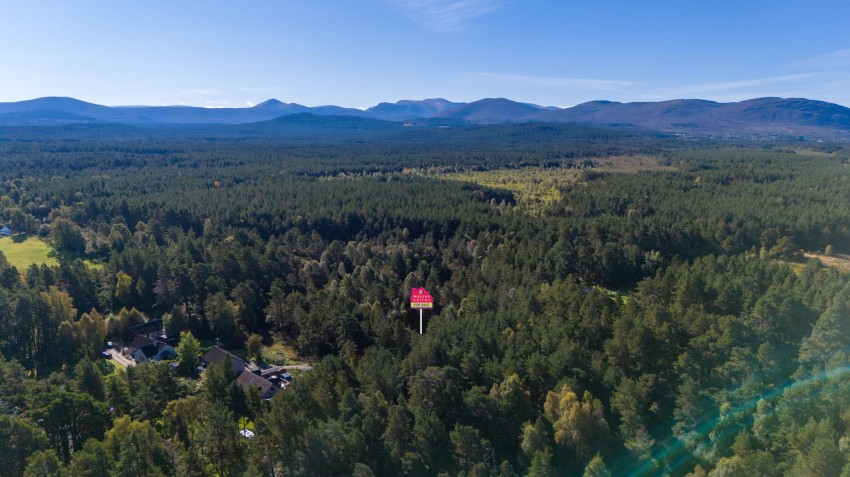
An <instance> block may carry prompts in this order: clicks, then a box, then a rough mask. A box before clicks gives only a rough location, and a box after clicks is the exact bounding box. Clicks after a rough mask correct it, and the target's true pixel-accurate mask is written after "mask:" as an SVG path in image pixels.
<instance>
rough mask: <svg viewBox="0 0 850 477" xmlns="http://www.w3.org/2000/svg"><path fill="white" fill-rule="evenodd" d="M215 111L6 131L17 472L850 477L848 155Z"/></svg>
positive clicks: (1, 423)
mask: <svg viewBox="0 0 850 477" xmlns="http://www.w3.org/2000/svg"><path fill="white" fill-rule="evenodd" d="M81 131H95V133H93V134H85V135H84V134H80V132H81ZM210 131H212V130H208V131H207V134H200V133H199V131H197V130H195V131H194V132H192V133H187V132H185V131H183V132H181V131H179V130H166V131H163V130H148V131H147V132H144V131H142V130H138V129H133V130H129V132H128V131H125V130H123V129H121V130H115V129H110V128H104V129H97V128H94V129H88V128H85V127H79V128H65V129H62V128H56V129H53V130H49V131H45V130H39V129H26V128H19V129H12V128H10V129H5V130H2V131H0V189H1V190H0V219H2V221H3V222H4V223H5V224H7V225H8V226H9V227H10V228H11V229H12V230H13V231H14V232H15V233H19V234H22V235H21V237H24V236H41V237H43V239H44V240H47V241H49V242H50V243H51V244H52V246H53V247H54V248H55V249H56V258H57V259H58V261H59V265H58V266H54V267H48V266H45V265H42V266H36V265H33V266H31V267H29V268H27V269H17V268H15V267H13V266H11V265H9V264H8V262H7V261H6V260H5V259H0V353H2V356H0V413H2V415H0V455H2V462H3V465H2V466H0V476H6V475H8V476H18V475H28V476H44V475H84V476H104V475H114V476H119V475H122V476H126V475H139V476H141V475H166V476H171V475H175V476H176V475H179V476H203V475H221V476H231V475H246V476H272V475H274V476H289V475H292V476H298V475H305V476H306V475H309V476H337V475H356V476H368V475H417V476H418V475H422V476H425V475H467V476H486V475H494V476H495V475H499V476H511V475H532V476H550V475H551V476H554V475H576V476H602V475H677V476H683V475H687V474H690V475H695V476H697V475H713V476H721V475H723V476H726V475H768V476H769V475H850V405H848V404H847V403H850V384H848V383H850V381H848V379H847V377H848V372H850V367H848V360H850V351H849V350H848V345H850V275H847V274H846V273H842V272H839V271H838V270H837V269H834V268H828V267H825V266H824V265H822V264H821V263H820V262H819V261H817V260H809V261H806V260H805V259H804V257H803V255H802V253H803V252H810V253H815V254H820V255H823V256H827V255H829V256H832V257H833V258H836V259H841V258H842V257H843V254H850V167H848V164H850V150H848V149H847V148H846V145H840V144H839V145H830V144H821V143H818V144H815V143H788V144H780V143H773V142H758V143H737V142H736V143H731V142H709V141H703V142H696V141H686V140H680V139H676V138H673V137H659V136H650V135H643V134H638V133H632V132H627V131H613V132H612V131H608V130H604V129H598V128H590V127H577V126H565V125H556V126H553V125H542V124H523V125H499V126H475V127H464V128H450V129H438V128H433V129H432V128H423V129H418V130H415V131H404V132H402V133H399V132H395V131H375V132H371V133H368V134H367V133H359V132H357V131H348V132H345V133H340V134H338V135H333V136H332V137H324V138H320V139H311V138H309V137H306V136H304V137H302V136H299V137H285V138H280V137H276V136H275V135H274V134H271V133H263V134H259V135H255V136H254V137H248V136H246V135H244V134H241V133H239V134H236V133H234V134H229V133H228V134H217V133H216V134H214V133H213V132H210ZM125 132H128V134H124V133H125ZM146 134H147V136H145V135H146ZM612 157H614V158H616V163H617V164H619V167H616V168H615V167H611V166H610V164H611V163H612V162H611V158H612ZM650 159H651V160H650ZM627 166H628V167H627ZM482 171H487V172H488V175H487V181H489V184H484V183H482V182H481V181H478V182H476V180H475V179H476V178H477V177H480V176H477V175H475V174H473V173H477V172H482ZM567 172H568V174H566V173H567ZM547 176H548V177H549V178H551V179H549V178H547ZM567 176H568V177H569V180H555V179H557V178H559V177H560V178H563V177H567ZM466 177H468V178H469V180H465V179H464V178H466ZM500 177H504V178H505V180H504V186H501V187H500V186H498V185H499V184H498V183H494V181H495V182H498V181H499V180H500V179H499V178H500ZM508 178H511V179H512V180H508ZM549 180H551V182H547V181H549ZM535 187H536V188H538V189H540V188H543V189H544V190H545V191H547V193H546V194H545V200H544V199H540V200H533V201H529V200H525V199H524V197H523V195H522V194H523V193H524V192H525V191H526V190H529V189H534V188H535ZM14 238H15V237H12V239H14ZM7 240H10V239H7ZM419 286H424V287H425V288H427V289H428V291H429V292H430V293H431V294H432V295H433V296H434V299H435V302H436V306H435V309H434V310H433V312H432V313H431V312H429V317H428V321H427V327H426V331H425V334H424V335H419V334H418V333H417V332H416V330H415V329H414V328H415V327H412V326H411V321H410V320H409V315H410V310H409V293H410V289H411V288H412V287H419ZM417 316H418V315H417ZM156 318H162V319H163V321H164V325H165V332H166V334H167V335H168V336H171V337H176V336H178V335H180V336H182V342H181V344H180V345H177V349H178V351H179V352H181V353H182V355H181V356H180V358H179V359H178V360H176V361H175V362H174V363H175V366H172V365H171V364H170V363H168V362H147V363H143V364H139V365H136V366H130V367H127V368H126V369H125V368H124V367H123V366H121V365H119V364H118V363H113V364H109V363H111V361H109V360H104V359H102V357H101V354H100V353H101V351H102V350H103V347H104V343H105V341H107V340H110V341H114V342H117V343H120V342H123V341H125V340H126V337H127V332H128V329H129V328H130V327H131V326H133V325H136V324H140V323H143V322H145V321H147V320H151V319H156ZM181 332H182V334H181ZM193 337H194V338H193ZM195 338H197V340H195ZM215 343H218V344H220V345H222V346H223V347H225V348H228V349H230V350H232V351H234V352H235V353H237V354H239V355H240V356H245V355H249V356H250V357H254V358H258V359H260V358H261V356H258V355H260V354H262V352H263V350H268V349H272V348H273V345H284V346H285V347H286V349H287V350H289V351H288V352H289V353H290V355H291V356H288V358H289V359H290V360H295V359H296V358H297V359H298V360H299V361H303V362H306V363H310V364H311V365H312V370H302V371H300V372H293V373H294V375H295V376H294V379H293V381H292V384H291V385H289V386H288V387H287V388H286V389H285V390H282V391H281V392H278V393H277V395H276V396H275V397H274V398H273V399H271V400H270V401H263V400H261V399H260V396H259V395H258V394H257V393H255V392H253V390H248V391H246V390H244V389H243V388H242V387H241V386H239V385H238V384H237V383H236V382H235V381H234V379H235V376H234V375H233V372H232V369H231V368H230V367H229V366H217V365H211V366H209V367H207V369H206V370H205V371H204V372H203V373H198V372H197V370H196V366H195V364H197V358H198V356H199V354H200V353H199V351H198V347H199V346H200V347H201V348H202V349H201V351H203V350H205V348H207V347H209V346H211V345H213V344H215ZM258 343H262V346H261V345H259V344H258ZM245 427H250V428H251V429H253V431H254V433H255V434H254V437H253V438H246V437H243V435H241V434H240V433H239V431H240V430H241V429H243V428H245Z"/></svg>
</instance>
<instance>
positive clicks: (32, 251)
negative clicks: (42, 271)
mask: <svg viewBox="0 0 850 477" xmlns="http://www.w3.org/2000/svg"><path fill="white" fill-rule="evenodd" d="M0 251H2V252H3V255H5V256H6V260H8V261H9V264H10V265H13V266H15V267H16V268H17V269H18V271H19V272H21V273H23V272H26V270H27V268H29V266H30V265H32V264H36V265H41V264H42V263H44V264H46V265H47V266H48V267H52V266H54V265H59V261H58V260H56V257H55V256H54V254H53V247H52V246H51V245H50V244H48V243H47V242H45V241H43V240H41V239H40V238H38V237H27V239H26V240H24V241H22V242H16V241H15V240H13V239H12V237H3V238H0Z"/></svg>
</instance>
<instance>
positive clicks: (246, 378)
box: [236, 373, 277, 396]
mask: <svg viewBox="0 0 850 477" xmlns="http://www.w3.org/2000/svg"><path fill="white" fill-rule="evenodd" d="M236 382H237V383H239V385H240V386H242V387H243V388H248V387H252V386H253V387H255V388H257V389H259V390H260V396H265V395H266V393H268V392H269V391H270V390H273V391H272V392H274V391H277V389H275V387H274V384H272V382H271V381H269V380H268V379H266V378H264V377H262V376H257V375H256V374H254V373H242V374H240V375H239V377H238V378H236Z"/></svg>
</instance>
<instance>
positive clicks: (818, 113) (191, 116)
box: [0, 97, 850, 139]
mask: <svg viewBox="0 0 850 477" xmlns="http://www.w3.org/2000/svg"><path fill="white" fill-rule="evenodd" d="M296 115H297V116H296ZM305 115H315V116H329V117H343V118H344V117H349V118H350V117H354V118H362V119H371V120H380V121H387V122H393V123H406V125H408V126H411V125H429V124H431V125H434V124H469V123H471V124H504V123H518V122H550V123H583V124H594V125H602V126H613V127H621V128H637V129H646V130H653V131H662V132H668V133H680V134H689V135H731V136H745V135H781V136H810V137H829V138H842V139H848V138H850V108H846V107H844V106H841V105H837V104H833V103H827V102H823V101H814V100H809V99H800V98H790V99H783V98H756V99H750V100H746V101H741V102H735V103H717V102H714V101H707V100H697V99H676V100H671V101H660V102H639V103H618V102H613V101H591V102H588V103H583V104H579V105H577V106H574V107H571V108H555V107H543V106H538V105H535V104H529V103H520V102H516V101H511V100H508V99H504V98H495V99H494V98H488V99H482V100H479V101H474V102H470V103H456V102H452V101H448V100H445V99H441V98H436V99H425V100H421V101H416V100H403V101H398V102H396V103H380V104H378V105H376V106H373V107H371V108H368V109H365V110H361V109H352V108H344V107H340V106H332V105H329V106H317V107H308V106H303V105H300V104H297V103H284V102H281V101H278V100H276V99H270V100H268V101H265V102H263V103H260V104H258V105H256V106H253V107H246V108H200V107H191V106H120V107H108V106H101V105H98V104H93V103H87V102H85V101H80V100H77V99H73V98H63V97H45V98H38V99H32V100H27V101H20V102H10V103H0V126H47V125H67V124H93V123H94V124H97V123H113V124H125V125H197V124H219V125H228V124H231V125H235V124H248V123H260V122H264V121H269V120H274V119H277V118H281V117H284V116H296V117H298V118H304V117H305ZM341 121H343V122H344V121H347V120H344V119H341ZM380 121H375V122H370V123H368V124H367V122H362V123H357V124H358V127H366V128H371V127H378V128H381V127H388V125H384V126H380V125H379V123H380ZM296 122H297V121H288V122H282V123H281V122H278V123H274V124H277V125H278V126H280V127H283V126H281V125H283V124H291V125H294V124H295V123H296ZM331 122H333V121H332V120H331ZM349 123H350V121H349ZM349 123H346V124H349ZM310 124H313V125H314V127H321V125H322V124H329V122H328V120H325V121H312V122H310ZM352 124H353V123H352ZM349 125H350V124H349Z"/></svg>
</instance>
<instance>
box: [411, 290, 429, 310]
mask: <svg viewBox="0 0 850 477" xmlns="http://www.w3.org/2000/svg"><path fill="white" fill-rule="evenodd" d="M410 307H411V308H434V298H433V297H432V296H431V294H430V293H428V290H426V289H425V288H424V287H419V288H412V289H411V290H410Z"/></svg>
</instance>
